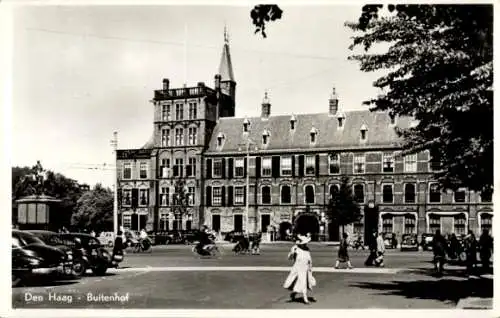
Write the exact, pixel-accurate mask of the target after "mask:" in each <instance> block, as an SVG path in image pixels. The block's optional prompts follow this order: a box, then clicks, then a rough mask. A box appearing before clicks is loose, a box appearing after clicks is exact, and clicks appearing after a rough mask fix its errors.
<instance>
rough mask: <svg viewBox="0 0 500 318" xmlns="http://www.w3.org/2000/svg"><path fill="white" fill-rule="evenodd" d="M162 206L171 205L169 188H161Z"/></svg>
mask: <svg viewBox="0 0 500 318" xmlns="http://www.w3.org/2000/svg"><path fill="white" fill-rule="evenodd" d="M160 204H161V205H162V206H168V205H170V189H169V188H168V187H161V194H160Z"/></svg>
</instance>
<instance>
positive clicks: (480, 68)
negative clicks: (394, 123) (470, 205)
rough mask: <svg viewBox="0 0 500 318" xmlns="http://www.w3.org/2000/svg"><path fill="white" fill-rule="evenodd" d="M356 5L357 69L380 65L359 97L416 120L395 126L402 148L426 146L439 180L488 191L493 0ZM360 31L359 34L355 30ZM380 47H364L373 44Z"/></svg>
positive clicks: (410, 149) (368, 69)
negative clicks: (483, 0)
mask: <svg viewBox="0 0 500 318" xmlns="http://www.w3.org/2000/svg"><path fill="white" fill-rule="evenodd" d="M381 8H382V6H381V5H370V6H365V7H363V12H362V15H361V17H360V19H359V21H358V22H348V23H346V25H347V26H348V27H349V28H351V29H352V30H353V31H355V32H357V33H358V35H356V36H354V37H353V43H352V45H351V47H350V48H351V49H354V48H355V47H357V46H362V47H363V48H364V50H365V54H358V55H352V56H351V57H350V59H351V60H355V61H358V62H359V63H360V68H361V70H362V71H365V72H371V71H376V70H385V71H387V74H386V75H384V76H382V77H381V78H379V79H378V80H377V81H375V82H374V86H375V87H378V88H380V89H382V90H383V93H381V94H380V95H379V96H377V97H376V98H373V99H371V100H368V101H366V102H365V104H367V105H370V106H372V107H371V110H373V111H389V113H390V114H391V115H392V116H411V117H413V118H414V119H415V120H416V125H415V126H414V127H410V128H407V129H398V130H397V132H398V134H399V135H400V136H402V137H403V139H404V143H403V149H404V153H416V152H420V151H423V150H429V152H430V155H431V161H432V162H434V163H437V164H438V166H439V168H440V169H439V170H440V171H438V172H437V173H436V175H435V177H436V179H437V180H438V181H439V182H440V184H441V186H442V187H443V188H447V189H452V190H455V189H457V188H458V187H461V186H465V187H468V188H469V189H471V190H476V191H491V189H492V185H493V91H492V86H493V6H492V5H397V6H394V5H392V6H388V9H389V13H388V15H385V16H379V14H378V12H379V10H380V9H381ZM359 33H360V34H359ZM380 43H383V44H386V45H387V46H388V47H389V48H388V50H387V51H385V52H383V53H371V54H369V53H367V52H368V51H369V50H370V49H371V48H372V47H373V46H374V45H375V44H380Z"/></svg>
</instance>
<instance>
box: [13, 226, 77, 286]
mask: <svg viewBox="0 0 500 318" xmlns="http://www.w3.org/2000/svg"><path fill="white" fill-rule="evenodd" d="M72 266H73V263H72V255H71V254H69V253H65V252H63V251H62V250H60V249H58V248H56V247H53V246H49V245H46V244H45V243H44V242H43V241H42V240H40V239H39V238H37V237H36V236H34V235H33V234H31V233H29V232H25V231H18V230H13V231H12V286H14V287H15V286H18V285H19V284H20V283H21V282H22V281H24V280H26V279H28V278H30V277H33V276H40V275H44V276H47V275H54V276H57V275H63V276H66V275H68V274H71V272H72Z"/></svg>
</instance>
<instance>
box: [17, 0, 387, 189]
mask: <svg viewBox="0 0 500 318" xmlns="http://www.w3.org/2000/svg"><path fill="white" fill-rule="evenodd" d="M281 8H282V9H283V11H284V13H283V17H282V19H281V20H279V21H277V22H273V23H271V24H269V25H268V27H267V35H268V37H267V38H265V39H264V38H262V36H260V35H259V34H254V30H255V28H254V26H253V25H252V23H251V19H250V10H251V7H247V6H201V5H191V6H179V5H178V6H174V5H169V6H168V5H164V6H102V5H100V6H47V5H44V6H28V5H25V6H18V7H17V8H16V9H15V11H14V13H13V26H12V28H13V46H12V48H13V52H12V55H13V64H12V74H13V76H12V135H11V136H12V140H11V142H12V153H11V164H12V166H26V165H27V166H32V165H34V164H35V163H36V161H37V160H40V161H41V163H42V165H43V166H44V168H46V169H49V170H52V171H55V172H59V173H62V174H64V175H65V176H67V177H70V178H73V179H76V180H78V181H79V182H82V183H87V184H89V185H94V184H96V183H102V184H104V185H107V186H111V185H112V184H113V164H114V157H113V151H112V147H111V144H110V141H111V139H112V137H113V132H114V131H117V132H118V148H119V149H133V148H140V147H142V146H143V145H144V144H145V143H146V141H147V140H148V139H149V137H150V136H151V133H152V131H153V105H152V104H151V102H150V100H151V99H152V97H153V91H154V90H156V89H161V86H162V79H163V78H169V79H170V87H172V88H175V87H182V86H183V85H184V84H185V83H186V84H187V86H196V84H197V83H198V82H205V83H206V84H207V85H208V86H210V87H213V82H214V75H215V74H216V73H217V70H218V66H219V61H220V56H221V53H222V46H223V43H224V42H223V41H224V37H223V33H224V26H225V25H226V26H227V28H228V33H229V39H230V40H229V41H230V50H231V57H232V63H233V70H234V76H235V79H236V82H237V86H236V116H237V117H245V116H259V115H260V107H261V102H262V99H263V97H264V92H265V90H266V89H267V90H268V92H269V97H270V100H271V104H272V106H271V114H274V115H280V114H290V113H296V114H300V113H318V112H327V111H328V99H329V96H330V94H331V92H332V88H333V87H334V86H335V88H336V91H337V93H338V96H339V99H340V102H339V107H340V108H341V109H343V110H345V111H349V110H359V109H363V108H366V106H363V105H362V102H363V101H364V100H366V99H370V98H371V97H374V96H375V95H376V94H377V92H378V91H377V89H376V88H374V87H373V86H372V83H373V81H374V80H375V79H376V78H377V77H378V76H377V75H380V74H373V73H364V72H361V71H360V70H359V65H358V64H357V63H356V62H354V61H348V60H347V57H348V56H349V55H351V54H352V53H353V52H352V51H350V50H349V48H348V47H349V45H350V44H351V37H352V36H353V35H354V33H353V32H352V30H350V29H349V28H347V27H345V26H344V23H345V22H346V21H355V20H357V18H358V17H359V14H360V12H361V6H360V5H352V6H345V5H343V6H339V5H336V6H333V5H330V6H324V5H323V6H320V5H314V6H304V5H301V6H297V5H288V6H287V5H282V6H281Z"/></svg>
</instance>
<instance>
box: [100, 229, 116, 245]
mask: <svg viewBox="0 0 500 318" xmlns="http://www.w3.org/2000/svg"><path fill="white" fill-rule="evenodd" d="M97 239H98V240H99V242H101V245H105V246H108V247H113V244H115V233H113V232H101V234H99V237H97Z"/></svg>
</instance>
